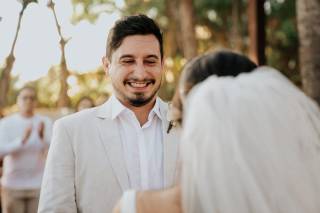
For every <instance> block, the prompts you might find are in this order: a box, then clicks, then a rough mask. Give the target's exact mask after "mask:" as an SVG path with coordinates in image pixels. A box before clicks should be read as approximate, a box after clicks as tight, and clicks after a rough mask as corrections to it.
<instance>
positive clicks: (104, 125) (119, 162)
mask: <svg viewBox="0 0 320 213" xmlns="http://www.w3.org/2000/svg"><path fill="white" fill-rule="evenodd" d="M97 117H98V131H99V134H100V139H101V142H102V143H103V146H104V150H105V152H106V155H107V157H108V160H109V162H110V163H111V166H112V169H113V171H114V174H115V175H116V177H117V179H118V181H119V184H120V186H121V188H122V190H123V191H125V190H127V189H128V188H129V177H128V172H127V169H126V165H125V160H124V155H123V148H122V143H121V139H120V133H119V130H118V128H117V124H116V122H114V121H113V120H111V102H110V101H107V102H106V103H105V104H103V105H102V106H101V107H99V108H98V110H97Z"/></svg>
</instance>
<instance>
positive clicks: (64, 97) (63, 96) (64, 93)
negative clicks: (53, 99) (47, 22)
mask: <svg viewBox="0 0 320 213" xmlns="http://www.w3.org/2000/svg"><path fill="white" fill-rule="evenodd" d="M48 7H49V8H50V9H51V10H52V12H53V15H54V19H55V23H56V27H57V30H58V33H59V36H60V50H61V59H60V91H59V97H58V103H57V105H58V107H69V106H70V98H69V96H68V84H67V79H68V76H69V71H68V67H67V63H66V57H65V46H66V44H67V42H68V40H67V39H64V38H63V36H62V33H61V26H60V25H59V22H58V19H57V14H56V11H55V5H54V3H53V2H52V0H50V1H49V3H48Z"/></svg>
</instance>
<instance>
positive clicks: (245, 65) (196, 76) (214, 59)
mask: <svg viewBox="0 0 320 213" xmlns="http://www.w3.org/2000/svg"><path fill="white" fill-rule="evenodd" d="M256 67H257V65H256V64H255V63H254V62H252V61H251V60H250V59H249V58H247V57H246V56H244V55H241V54H238V53H235V52H231V51H228V50H224V51H218V52H210V53H207V54H205V55H201V56H198V57H196V58H194V59H192V60H191V61H189V62H188V63H187V64H186V65H185V66H184V68H183V70H182V73H181V76H180V81H179V84H178V86H177V89H176V91H175V94H174V97H173V99H172V107H171V116H170V117H171V120H173V121H176V122H178V123H180V124H181V122H182V114H183V113H182V112H183V102H184V100H185V98H186V96H187V94H188V93H189V91H190V90H191V89H192V88H193V87H194V86H195V85H196V84H198V83H200V82H202V81H204V80H205V79H207V78H208V77H209V76H212V75H215V76H218V77H221V76H237V75H239V74H240V73H248V72H251V71H252V70H254V69H255V68H256Z"/></svg>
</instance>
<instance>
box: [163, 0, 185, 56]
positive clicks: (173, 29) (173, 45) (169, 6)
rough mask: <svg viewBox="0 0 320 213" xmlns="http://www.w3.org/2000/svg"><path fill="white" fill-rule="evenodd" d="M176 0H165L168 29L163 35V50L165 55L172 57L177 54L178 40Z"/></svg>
mask: <svg viewBox="0 0 320 213" xmlns="http://www.w3.org/2000/svg"><path fill="white" fill-rule="evenodd" d="M177 8H178V1H177V0H166V15H167V17H168V18H169V19H170V20H169V23H168V29H167V32H166V36H165V40H164V43H165V50H166V56H169V57H174V56H176V55H177V52H178V50H179V47H181V46H182V45H180V43H181V42H180V41H179V39H178V35H180V33H179V29H178V23H179V21H178V20H179V13H177Z"/></svg>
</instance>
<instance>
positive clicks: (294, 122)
mask: <svg viewBox="0 0 320 213" xmlns="http://www.w3.org/2000/svg"><path fill="white" fill-rule="evenodd" d="M184 116H185V117H184V119H185V120H184V126H183V128H184V131H183V136H182V143H181V156H182V162H183V169H182V203H183V208H184V213H235V212H237V213H289V212H290V213H302V212H303V213H318V212H320V202H319V197H320V112H319V108H318V106H317V105H316V103H315V102H313V101H312V100H311V99H310V98H308V97H306V96H305V95H304V93H303V92H301V91H300V90H299V89H298V88H296V87H295V86H294V85H293V84H292V83H291V82H290V81H289V80H287V79H286V78H285V77H284V76H283V75H282V74H280V72H278V71H276V70H274V69H272V68H269V67H260V68H258V69H257V70H255V71H254V72H252V73H250V74H241V75H239V76H237V77H219V78H218V77H216V76H212V77H210V78H208V79H207V80H206V81H204V82H203V83H201V84H200V85H198V86H196V87H195V88H194V89H192V91H191V93H190V95H189V96H188V100H187V103H186V112H185V115H184Z"/></svg>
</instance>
